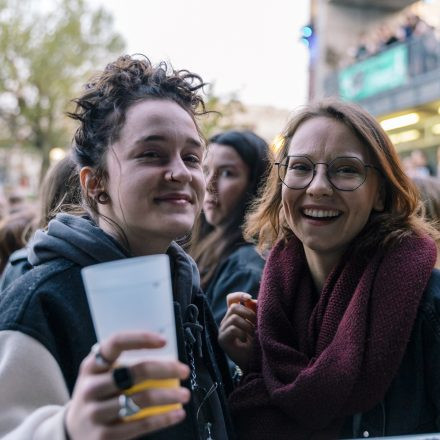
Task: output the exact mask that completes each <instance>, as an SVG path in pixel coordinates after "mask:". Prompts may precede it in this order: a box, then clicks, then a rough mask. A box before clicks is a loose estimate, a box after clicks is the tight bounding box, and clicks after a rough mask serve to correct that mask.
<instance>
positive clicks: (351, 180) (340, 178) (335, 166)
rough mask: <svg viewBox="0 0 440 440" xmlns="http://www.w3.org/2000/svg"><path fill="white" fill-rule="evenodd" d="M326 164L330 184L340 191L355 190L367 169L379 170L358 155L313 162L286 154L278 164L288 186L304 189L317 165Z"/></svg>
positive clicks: (310, 181)
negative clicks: (365, 162)
mask: <svg viewBox="0 0 440 440" xmlns="http://www.w3.org/2000/svg"><path fill="white" fill-rule="evenodd" d="M319 164H321V165H326V166H327V171H326V176H327V179H328V181H329V182H330V184H331V185H332V186H333V187H334V188H336V189H338V190H340V191H354V190H355V189H357V188H359V187H360V186H361V185H362V184H363V183H364V182H365V180H366V178H367V169H368V168H373V169H376V170H378V168H377V167H375V166H374V165H367V164H364V163H363V162H362V161H361V160H360V159H358V158H357V157H337V158H336V159H333V160H332V161H331V162H329V163H327V162H312V161H311V160H310V159H309V158H308V157H307V156H286V157H285V158H284V159H283V160H282V161H281V162H275V165H277V166H278V176H279V178H280V179H281V181H282V182H283V183H284V185H286V186H287V187H288V188H291V189H304V188H306V187H308V186H309V185H310V184H311V183H312V180H313V178H314V177H315V175H316V165H319Z"/></svg>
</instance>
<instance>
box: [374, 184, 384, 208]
mask: <svg viewBox="0 0 440 440" xmlns="http://www.w3.org/2000/svg"><path fill="white" fill-rule="evenodd" d="M379 185H380V186H379V188H378V191H377V193H376V195H375V198H374V204H373V209H374V210H375V211H377V212H382V211H383V210H384V209H385V186H384V184H383V183H382V182H379Z"/></svg>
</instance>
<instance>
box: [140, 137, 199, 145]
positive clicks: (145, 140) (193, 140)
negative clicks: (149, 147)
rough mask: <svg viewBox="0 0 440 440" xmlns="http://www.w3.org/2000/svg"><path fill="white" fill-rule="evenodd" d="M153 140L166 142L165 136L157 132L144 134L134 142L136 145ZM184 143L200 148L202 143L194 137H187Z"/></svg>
mask: <svg viewBox="0 0 440 440" xmlns="http://www.w3.org/2000/svg"><path fill="white" fill-rule="evenodd" d="M154 141H156V142H166V141H167V138H166V136H162V135H159V134H152V135H150V136H145V137H142V138H140V139H138V140H137V141H136V142H135V144H136V145H138V144H142V143H144V142H154ZM185 143H187V144H191V145H193V146H194V147H200V148H201V147H202V143H201V142H200V141H198V140H197V139H194V138H187V139H186V140H185Z"/></svg>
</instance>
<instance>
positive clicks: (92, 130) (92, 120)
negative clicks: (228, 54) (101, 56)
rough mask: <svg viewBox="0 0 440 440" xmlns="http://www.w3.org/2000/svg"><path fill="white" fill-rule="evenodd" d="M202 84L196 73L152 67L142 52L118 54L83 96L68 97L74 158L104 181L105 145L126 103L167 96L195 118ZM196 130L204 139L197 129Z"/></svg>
mask: <svg viewBox="0 0 440 440" xmlns="http://www.w3.org/2000/svg"><path fill="white" fill-rule="evenodd" d="M204 85H205V83H204V82H203V81H202V79H201V77H200V76H198V75H196V74H194V73H191V72H189V71H187V70H174V69H173V68H172V67H171V66H170V65H169V64H167V63H166V62H165V61H162V62H160V63H159V64H157V65H156V66H154V65H153V64H152V63H151V61H150V60H149V59H148V58H147V57H145V56H143V55H142V56H140V57H139V58H135V57H133V56H129V55H124V56H121V57H119V58H118V59H117V60H116V61H114V62H112V63H110V64H108V65H107V67H106V68H105V69H104V71H102V72H100V73H98V74H97V75H95V76H94V77H93V78H92V79H91V80H90V81H89V82H88V83H87V84H86V86H85V91H84V93H83V94H82V96H80V97H79V98H77V99H74V100H73V102H74V103H75V104H76V108H75V110H74V111H73V112H70V113H68V116H69V117H70V118H72V119H75V120H77V121H79V124H80V125H79V127H78V129H77V130H76V133H75V135H74V139H73V148H72V149H73V158H74V160H75V162H76V163H77V164H78V165H79V167H80V168H81V167H84V166H90V167H92V168H94V170H95V173H96V177H97V178H98V179H100V180H101V179H102V180H104V181H105V179H106V178H107V174H106V169H105V165H104V164H105V154H106V152H107V149H108V147H109V145H111V144H112V143H114V142H116V141H117V140H118V137H119V134H120V131H121V128H122V126H123V125H124V123H125V117H126V113H127V110H128V109H129V107H130V106H132V105H133V104H135V103H137V102H139V101H142V100H145V99H149V98H150V99H165V100H170V101H174V102H175V103H177V104H178V105H180V106H181V107H182V108H183V109H184V110H185V111H186V112H188V114H189V115H190V116H191V117H192V119H193V120H194V122H196V116H199V115H202V114H205V113H206V110H205V104H204V100H203V98H202V96H201V95H200V92H201V90H202V89H203V87H204ZM196 127H198V125H197V123H196ZM197 129H198V128H197ZM199 134H200V137H201V138H203V136H202V135H201V133H200V131H199ZM83 197H84V199H85V200H84V201H85V204H86V207H87V208H89V209H90V208H91V209H92V211H93V212H94V213H95V214H97V209H96V201H95V200H93V199H92V198H91V197H89V196H88V195H87V194H84V195H83Z"/></svg>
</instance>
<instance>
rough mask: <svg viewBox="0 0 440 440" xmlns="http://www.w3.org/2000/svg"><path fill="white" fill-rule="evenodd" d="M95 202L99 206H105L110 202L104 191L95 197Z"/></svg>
mask: <svg viewBox="0 0 440 440" xmlns="http://www.w3.org/2000/svg"><path fill="white" fill-rule="evenodd" d="M96 201H97V202H98V203H100V204H101V205H106V204H107V203H108V202H110V196H109V195H108V194H107V193H106V192H105V191H102V192H100V193H99V194H98V195H97V197H96Z"/></svg>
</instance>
